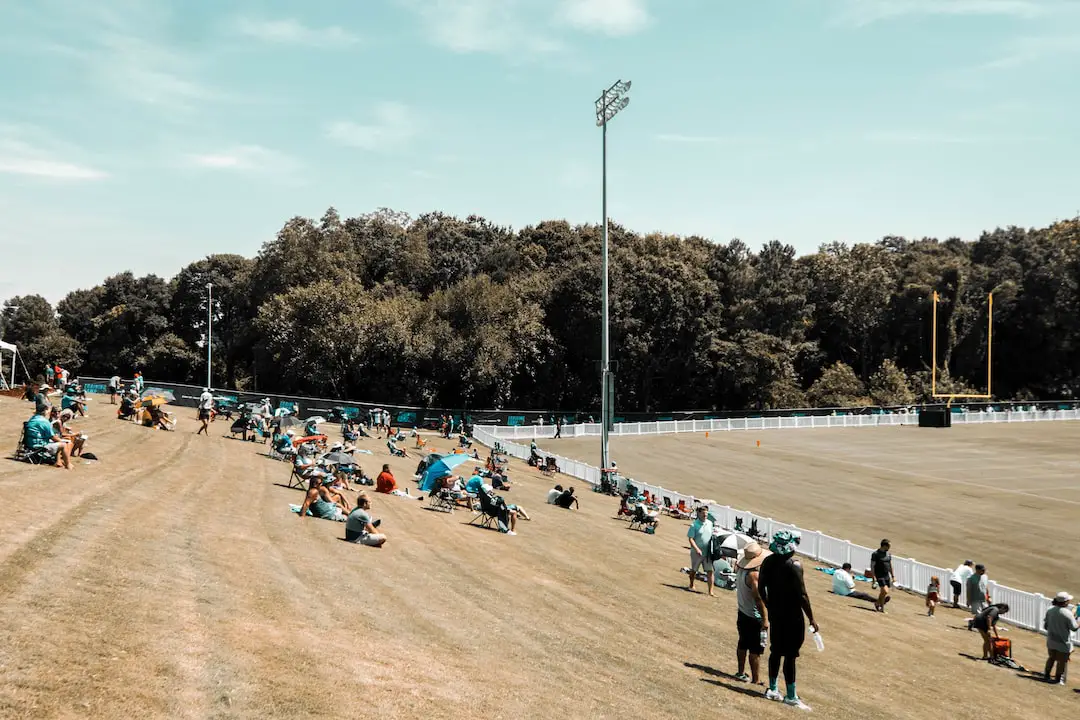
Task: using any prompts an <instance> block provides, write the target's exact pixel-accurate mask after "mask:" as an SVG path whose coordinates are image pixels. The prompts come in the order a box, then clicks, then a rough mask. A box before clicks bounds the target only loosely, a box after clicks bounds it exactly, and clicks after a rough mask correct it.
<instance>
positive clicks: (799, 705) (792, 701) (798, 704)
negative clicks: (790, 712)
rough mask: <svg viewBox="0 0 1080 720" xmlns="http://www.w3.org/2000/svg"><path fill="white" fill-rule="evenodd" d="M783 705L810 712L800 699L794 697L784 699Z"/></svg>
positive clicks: (808, 707)
mask: <svg viewBox="0 0 1080 720" xmlns="http://www.w3.org/2000/svg"><path fill="white" fill-rule="evenodd" d="M784 704H785V705H790V706H791V707H796V708H799V709H800V710H806V711H807V712H809V711H810V706H809V705H807V704H806V703H804V702H803V701H802V698H799V697H794V698H789V697H786V698H784Z"/></svg>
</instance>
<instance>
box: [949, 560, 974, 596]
mask: <svg viewBox="0 0 1080 720" xmlns="http://www.w3.org/2000/svg"><path fill="white" fill-rule="evenodd" d="M974 574H975V563H974V562H972V561H971V560H965V561H964V564H963V565H961V566H960V567H958V568H956V569H955V570H953V573H952V577H951V578H949V585H950V586H952V606H953V607H954V608H959V607H960V591H961V590H963V589H964V583H966V582H967V581H968V578H969V577H971V576H972V575H974Z"/></svg>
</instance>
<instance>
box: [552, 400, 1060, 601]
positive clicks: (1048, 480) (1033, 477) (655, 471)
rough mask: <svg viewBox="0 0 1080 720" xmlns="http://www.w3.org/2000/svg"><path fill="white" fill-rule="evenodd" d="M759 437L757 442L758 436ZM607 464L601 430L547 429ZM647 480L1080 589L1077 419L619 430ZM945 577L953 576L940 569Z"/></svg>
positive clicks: (1029, 586)
mask: <svg viewBox="0 0 1080 720" xmlns="http://www.w3.org/2000/svg"><path fill="white" fill-rule="evenodd" d="M758 440H760V441H761V446H760V447H758V446H757V441H758ZM540 446H541V447H542V448H543V449H545V450H550V451H551V452H555V453H558V454H560V455H564V456H566V457H571V458H575V459H578V460H582V461H586V462H590V463H591V464H593V465H598V464H599V455H600V451H599V446H600V443H599V440H598V439H597V438H575V439H572V440H554V441H553V440H542V441H540ZM611 456H612V457H613V458H614V459H615V460H616V461H617V462H618V464H619V470H620V471H621V472H622V473H623V474H624V475H627V476H630V477H636V478H639V479H640V480H641V481H642V482H648V483H651V484H654V485H661V486H663V487H666V488H671V489H672V490H676V491H679V492H682V493H687V494H693V495H696V496H697V497H702V498H711V499H714V500H716V501H718V502H720V503H721V504H725V505H731V506H732V507H736V508H739V509H740V510H749V511H751V512H755V513H758V514H761V515H764V516H766V517H772V518H775V519H777V520H781V521H783V522H787V523H792V524H794V525H798V526H799V527H801V528H806V529H809V530H820V531H821V532H824V533H826V534H829V535H832V536H833V537H838V538H841V539H844V540H850V541H851V542H854V543H857V544H859V545H864V546H867V547H871V548H874V547H877V544H878V541H880V540H881V539H882V538H884V537H888V538H889V539H890V540H891V541H892V547H893V552H894V553H895V554H897V555H901V556H904V557H912V558H915V559H917V560H920V561H922V562H924V563H928V564H930V565H935V566H937V567H943V568H954V567H956V566H957V565H959V564H960V563H961V562H963V561H964V560H965V559H968V558H970V559H973V560H975V561H976V562H982V563H985V564H986V566H987V568H988V570H989V575H990V578H991V579H993V580H996V581H998V582H1000V583H1001V584H1003V585H1008V586H1011V587H1014V588H1017V589H1020V590H1027V591H1029V592H1041V593H1042V594H1044V595H1051V596H1052V595H1053V594H1054V593H1055V592H1057V591H1058V590H1060V589H1062V588H1071V590H1070V591H1071V592H1073V593H1074V594H1077V595H1080V565H1077V562H1076V557H1075V553H1076V550H1077V548H1080V422H1068V421H1066V422H1027V423H1009V424H1004V423H996V424H990V423H987V424H983V425H959V426H954V427H952V428H950V429H934V428H917V427H877V428H832V429H800V430H766V431H759V432H747V431H732V432H720V433H710V434H709V437H707V438H706V437H705V434H704V433H695V434H690V433H687V434H679V435H653V436H647V435H644V436H638V437H625V436H624V437H615V436H613V437H612V439H611ZM942 581H943V583H946V584H947V582H948V579H947V578H942Z"/></svg>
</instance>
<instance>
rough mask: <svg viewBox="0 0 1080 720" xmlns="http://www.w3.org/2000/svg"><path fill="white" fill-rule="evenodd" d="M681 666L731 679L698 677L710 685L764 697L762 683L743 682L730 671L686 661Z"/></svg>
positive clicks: (715, 676) (751, 695)
mask: <svg viewBox="0 0 1080 720" xmlns="http://www.w3.org/2000/svg"><path fill="white" fill-rule="evenodd" d="M683 666H684V667H688V668H690V669H691V670H698V671H700V672H703V673H705V674H706V675H711V676H712V677H714V678H724V679H725V680H730V681H732V682H721V681H719V680H713V679H712V678H707V677H703V678H699V679H700V680H701V682H706V683H709V684H710V685H716V686H717V687H722V688H724V689H725V690H730V691H731V692H737V693H741V694H742V695H749V696H750V697H755V698H763V697H765V687H764V686H763V685H750V684H748V683H743V681H742V680H739V679H738V678H736V677H735V676H734V675H732V674H731V673H726V672H724V671H723V670H717V669H716V668H711V667H709V666H707V665H698V664H697V663H690V662H686V663H683ZM732 683H738V684H737V685H735V684H732Z"/></svg>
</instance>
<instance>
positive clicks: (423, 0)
mask: <svg viewBox="0 0 1080 720" xmlns="http://www.w3.org/2000/svg"><path fill="white" fill-rule="evenodd" d="M398 2H399V3H400V4H402V5H403V6H404V7H406V8H407V9H409V10H410V11H412V12H413V13H414V14H415V15H416V16H417V17H418V18H419V19H420V22H421V24H422V25H423V27H424V29H425V31H426V32H427V34H428V36H429V38H430V39H431V41H432V42H433V43H434V44H436V45H439V46H441V47H445V48H447V49H449V50H452V51H453V52H457V53H495V54H508V55H518V56H527V55H543V54H550V53H554V52H559V51H561V50H564V49H565V46H564V45H563V43H562V42H560V41H559V40H557V39H556V38H555V37H554V36H553V35H552V33H551V31H550V28H548V24H549V22H550V19H551V18H550V11H551V7H550V0H544V1H542V2H539V3H538V2H536V1H535V0H398Z"/></svg>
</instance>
